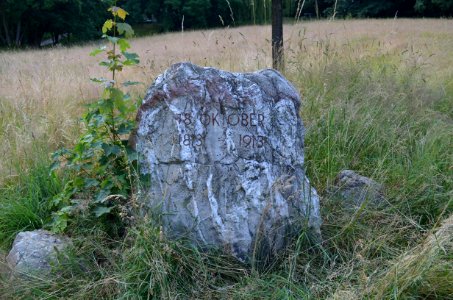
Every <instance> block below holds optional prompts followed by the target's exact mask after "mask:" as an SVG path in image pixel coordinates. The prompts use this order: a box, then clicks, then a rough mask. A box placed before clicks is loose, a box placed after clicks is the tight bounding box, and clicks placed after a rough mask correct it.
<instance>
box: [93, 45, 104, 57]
mask: <svg viewBox="0 0 453 300" xmlns="http://www.w3.org/2000/svg"><path fill="white" fill-rule="evenodd" d="M105 49H106V47H105V46H102V47H100V48H97V49H94V50H93V51H91V52H90V56H96V55H98V54H99V53H101V52H104V51H105Z"/></svg>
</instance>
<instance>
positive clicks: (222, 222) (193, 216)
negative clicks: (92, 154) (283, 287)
mask: <svg viewBox="0 0 453 300" xmlns="http://www.w3.org/2000/svg"><path fill="white" fill-rule="evenodd" d="M300 105H301V100H300V97H299V95H298V93H297V91H296V90H295V89H294V87H293V86H292V85H291V84H290V83H289V82H288V81H287V80H286V79H285V78H284V77H283V76H282V75H281V74H280V73H278V72H277V71H274V70H269V69H268V70H263V71H259V72H255V73H245V74H241V73H229V72H225V71H221V70H217V69H213V68H202V67H198V66H196V65H193V64H190V63H180V64H175V65H173V66H171V67H170V68H169V69H168V70H166V71H165V73H164V74H162V75H160V76H159V77H158V78H157V79H156V81H155V82H154V84H153V85H152V86H151V87H150V88H149V90H148V91H147V94H146V96H145V99H144V100H143V104H142V106H141V107H140V109H139V113H138V116H137V120H138V130H137V133H136V135H135V138H134V139H135V144H136V148H137V150H138V152H139V154H140V155H141V159H140V167H141V173H142V174H145V175H149V179H150V185H149V186H148V187H147V188H146V189H145V190H144V194H145V195H144V198H145V199H146V200H145V202H146V205H147V207H148V211H149V212H153V211H154V212H156V211H158V212H159V213H161V216H162V222H163V231H164V233H165V234H166V236H168V237H169V238H182V237H183V238H187V239H189V240H190V241H192V242H193V243H196V244H198V245H201V246H202V247H211V246H212V247H216V248H222V249H223V250H225V251H226V252H229V253H231V254H233V255H234V256H236V257H237V258H239V259H240V260H242V261H246V262H250V261H251V259H268V258H271V257H272V256H273V255H274V254H276V253H277V252H278V251H279V250H281V249H282V248H284V247H285V244H286V242H287V241H288V238H290V237H291V236H293V235H294V233H299V232H300V230H301V229H302V228H305V229H306V230H307V231H308V232H310V233H312V234H314V235H315V236H318V237H319V234H320V230H319V227H320V223H321V218H320V214H319V199H318V196H317V194H316V191H315V190H314V189H313V188H311V187H310V185H309V182H308V179H307V177H306V176H305V173H304V131H305V130H304V126H303V124H302V120H301V119H300V117H299V108H300Z"/></svg>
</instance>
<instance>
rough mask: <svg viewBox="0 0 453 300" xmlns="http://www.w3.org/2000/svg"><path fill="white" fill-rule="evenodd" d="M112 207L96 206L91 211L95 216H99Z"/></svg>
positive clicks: (108, 211)
mask: <svg viewBox="0 0 453 300" xmlns="http://www.w3.org/2000/svg"><path fill="white" fill-rule="evenodd" d="M112 209H113V207H106V206H98V207H96V208H95V209H94V210H93V213H94V214H95V215H96V218H99V217H100V216H102V215H105V214H108V213H110V211H111V210H112Z"/></svg>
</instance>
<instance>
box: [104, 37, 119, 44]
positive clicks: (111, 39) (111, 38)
mask: <svg viewBox="0 0 453 300" xmlns="http://www.w3.org/2000/svg"><path fill="white" fill-rule="evenodd" d="M106 37H107V39H108V40H109V41H110V42H111V43H112V44H116V43H118V40H119V39H120V38H117V37H114V36H110V35H107V36H106Z"/></svg>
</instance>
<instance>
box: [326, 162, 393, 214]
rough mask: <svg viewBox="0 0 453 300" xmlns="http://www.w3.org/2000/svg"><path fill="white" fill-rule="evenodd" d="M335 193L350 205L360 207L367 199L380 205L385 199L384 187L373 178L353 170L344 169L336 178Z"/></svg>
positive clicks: (368, 201) (371, 203)
mask: <svg viewBox="0 0 453 300" xmlns="http://www.w3.org/2000/svg"><path fill="white" fill-rule="evenodd" d="M333 193H334V194H335V195H336V196H339V197H340V198H341V199H342V201H343V202H344V203H345V206H348V207H352V208H353V207H360V206H361V205H362V204H363V203H364V202H365V201H367V204H370V205H374V206H377V205H380V204H381V203H382V202H383V201H384V193H383V187H382V185H381V184H379V183H377V182H376V181H374V180H373V179H370V178H368V177H365V176H361V175H359V174H357V173H356V172H354V171H351V170H343V171H341V172H340V173H338V175H337V177H336V178H335V186H334V189H333Z"/></svg>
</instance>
